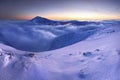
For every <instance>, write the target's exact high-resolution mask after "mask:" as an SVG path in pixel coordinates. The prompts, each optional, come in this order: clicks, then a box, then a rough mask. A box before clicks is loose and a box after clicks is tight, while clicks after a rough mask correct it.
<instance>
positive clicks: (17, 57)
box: [0, 21, 120, 80]
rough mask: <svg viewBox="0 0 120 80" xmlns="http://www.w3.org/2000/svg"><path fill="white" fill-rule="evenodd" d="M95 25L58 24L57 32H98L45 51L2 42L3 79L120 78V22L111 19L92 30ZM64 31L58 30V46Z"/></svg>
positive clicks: (0, 63) (0, 71)
mask: <svg viewBox="0 0 120 80" xmlns="http://www.w3.org/2000/svg"><path fill="white" fill-rule="evenodd" d="M95 25H96V24H95ZM95 25H89V26H71V25H69V26H70V27H59V26H56V28H54V30H53V31H55V32H57V30H56V29H58V28H59V29H61V28H62V31H60V34H63V35H64V34H69V32H71V31H74V32H77V31H78V32H77V33H79V34H80V33H81V32H84V34H83V35H82V36H84V35H85V33H86V34H87V35H88V32H94V31H95V32H94V33H93V34H91V35H89V36H87V38H86V39H83V40H80V41H78V42H77V43H75V44H72V45H69V46H65V47H62V48H59V49H55V50H50V51H45V52H27V51H21V50H17V49H15V48H12V47H10V46H7V45H5V44H3V43H1V44H0V80H120V76H119V74H120V44H119V41H120V36H119V35H120V24H118V23H116V22H113V23H109V21H107V22H102V23H101V24H100V25H96V27H97V28H94V29H91V28H92V26H95ZM49 27H50V26H49ZM78 27H80V28H78ZM82 27H83V28H82ZM84 27H85V28H84ZM45 29H47V28H45ZM60 34H59V32H57V33H56V37H57V38H58V39H57V38H56V40H55V42H54V41H53V43H54V45H55V44H56V45H57V44H58V45H60V44H59V43H58V42H59V41H61V40H63V41H64V39H66V38H63V39H61V38H59V37H58V35H60ZM77 35H78V34H77ZM67 36H68V38H67V40H68V42H69V39H70V38H69V36H70V35H66V37H67ZM76 37H77V36H75V37H72V38H74V39H79V38H76ZM72 41H73V40H72ZM66 42H67V41H66ZM60 43H61V42H60ZM63 43H64V42H63ZM61 44H62V43H61Z"/></svg>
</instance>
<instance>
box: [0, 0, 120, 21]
mask: <svg viewBox="0 0 120 80" xmlns="http://www.w3.org/2000/svg"><path fill="white" fill-rule="evenodd" d="M35 16H41V17H46V18H49V19H55V20H97V19H98V20H99V19H100V20H101V19H102V20H105V19H120V0H0V18H2V19H31V18H33V17H35Z"/></svg>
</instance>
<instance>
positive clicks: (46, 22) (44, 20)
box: [31, 16, 59, 25]
mask: <svg viewBox="0 0 120 80" xmlns="http://www.w3.org/2000/svg"><path fill="white" fill-rule="evenodd" d="M31 21H32V22H33V23H35V24H44V25H58V24H59V22H58V21H54V20H50V19H47V18H43V17H40V16H36V17H35V18H33V19H32V20H31Z"/></svg>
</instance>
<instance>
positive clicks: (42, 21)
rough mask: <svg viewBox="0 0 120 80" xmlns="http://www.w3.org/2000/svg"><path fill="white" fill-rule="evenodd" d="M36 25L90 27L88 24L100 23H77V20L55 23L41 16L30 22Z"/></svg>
mask: <svg viewBox="0 0 120 80" xmlns="http://www.w3.org/2000/svg"><path fill="white" fill-rule="evenodd" d="M30 21H31V22H33V23H34V24H40V25H65V24H71V25H88V24H93V23H94V24H98V22H91V21H77V20H71V21H55V20H50V19H47V18H43V17H40V16H36V17H35V18H33V19H32V20H30Z"/></svg>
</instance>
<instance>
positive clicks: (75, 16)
mask: <svg viewBox="0 0 120 80" xmlns="http://www.w3.org/2000/svg"><path fill="white" fill-rule="evenodd" d="M36 16H41V15H36ZM34 17H35V16H34V15H28V16H20V17H17V19H32V18H34ZM41 17H45V18H48V19H53V20H110V19H116V20H119V19H120V15H112V14H111V15H110V14H102V13H93V12H83V13H64V14H63V13H60V14H49V15H42V16H41Z"/></svg>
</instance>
